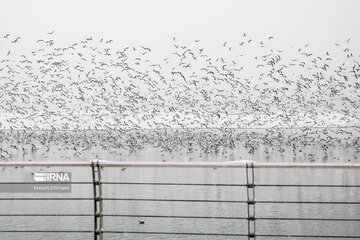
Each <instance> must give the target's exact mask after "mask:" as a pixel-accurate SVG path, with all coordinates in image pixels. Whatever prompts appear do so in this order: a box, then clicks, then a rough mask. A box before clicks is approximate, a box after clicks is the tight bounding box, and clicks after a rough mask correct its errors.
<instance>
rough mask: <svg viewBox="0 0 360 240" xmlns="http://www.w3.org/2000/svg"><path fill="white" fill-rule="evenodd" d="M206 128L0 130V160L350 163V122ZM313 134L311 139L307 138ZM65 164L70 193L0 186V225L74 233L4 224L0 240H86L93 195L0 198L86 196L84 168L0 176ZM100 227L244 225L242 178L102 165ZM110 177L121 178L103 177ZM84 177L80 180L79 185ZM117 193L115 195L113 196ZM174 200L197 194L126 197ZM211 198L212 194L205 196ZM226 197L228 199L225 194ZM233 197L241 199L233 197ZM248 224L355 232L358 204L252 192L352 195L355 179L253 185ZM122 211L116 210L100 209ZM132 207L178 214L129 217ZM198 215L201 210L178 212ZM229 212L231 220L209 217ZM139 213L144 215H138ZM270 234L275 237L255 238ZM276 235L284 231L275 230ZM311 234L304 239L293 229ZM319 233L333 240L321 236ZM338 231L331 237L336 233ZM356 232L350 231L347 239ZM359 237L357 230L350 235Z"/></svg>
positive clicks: (300, 174)
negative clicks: (304, 127)
mask: <svg viewBox="0 0 360 240" xmlns="http://www.w3.org/2000/svg"><path fill="white" fill-rule="evenodd" d="M344 131H346V132H348V134H347V133H344V132H339V130H338V129H331V128H330V129H325V130H324V129H320V130H316V131H315V130H312V131H308V132H306V134H304V131H295V130H272V131H270V132H269V131H268V130H263V129H262V130H261V129H260V130H248V131H240V130H237V131H235V130H226V131H220V130H213V131H207V130H206V131H199V130H198V131H188V130H178V131H175V130H174V131H169V130H162V131H129V132H116V133H114V132H107V131H97V132H89V131H78V132H51V131H44V132H41V131H33V132H16V131H13V132H10V131H9V132H1V137H2V144H1V151H2V158H3V159H2V160H3V161H30V160H31V161H90V160H92V159H95V158H101V159H106V160H110V161H166V162H171V161H183V162H195V161H210V162H212V161H215V162H216V161H221V162H223V161H234V160H241V159H251V160H255V161H258V162H336V163H345V162H351V163H355V162H359V159H358V153H359V146H358V142H357V141H358V140H357V139H358V137H359V129H358V128H355V129H345V130H344ZM310 140H312V141H310ZM57 171H65V172H66V171H68V172H71V174H72V181H73V182H83V184H72V191H71V193H6V192H5V193H0V197H1V199H2V200H1V201H0V205H1V206H0V226H1V227H0V231H12V230H16V231H29V230H30V231H39V230H59V231H63V230H70V231H88V232H82V233H36V232H31V233H22V232H18V233H10V232H3V233H2V234H1V236H0V239H21V238H26V239H29V240H32V239H34V240H35V239H93V234H92V233H91V231H92V230H93V217H92V216H91V214H93V201H92V200H87V199H82V200H71V201H70V200H65V201H60V200H25V201H24V200H22V201H20V200H6V199H5V198H22V197H24V198H36V197H40V198H42V197H43V198H92V197H93V196H92V185H91V180H92V175H91V174H92V173H91V168H89V167H73V168H70V167H61V168H60V167H51V168H44V167H32V168H29V167H24V168H20V167H19V168H14V167H6V168H1V169H0V174H1V181H2V182H21V181H32V180H33V179H32V178H33V177H32V175H31V173H33V172H57ZM102 175H103V182H105V184H104V185H103V189H104V198H105V201H104V213H105V218H104V230H105V231H113V232H171V233H184V232H185V233H186V232H187V233H225V234H240V235H241V234H246V233H247V220H245V219H234V218H245V217H246V216H247V208H246V203H244V202H242V201H245V200H246V188H245V187H244V186H184V185H146V184H144V185H141V184H140V185H132V184H125V183H131V182H142V183H154V182H155V183H207V184H211V183H214V184H215V183H216V184H245V183H246V175H245V169H243V168H238V169H235V168H216V169H214V168H125V169H124V168H122V169H121V168H104V169H103V170H102ZM84 182H85V183H84ZM106 182H108V183H109V182H119V183H123V184H106ZM86 183H88V184H86ZM255 183H256V184H260V185H261V184H335V185H342V184H344V185H359V183H360V174H359V170H356V169H348V170H344V169H332V170H330V169H255ZM115 199H118V200H115ZM119 199H165V200H166V199H178V200H206V201H204V202H201V201H191V202H186V201H160V202H157V201H144V200H137V201H135V200H133V201H125V200H119ZM208 200H215V201H221V202H208ZM225 201H233V202H225ZM236 201H240V202H236ZM256 201H259V203H256V217H257V218H260V219H258V220H256V233H257V234H259V235H269V234H270V235H271V234H275V235H276V234H284V235H287V234H288V235H304V234H308V235H323V236H330V235H333V236H360V228H359V219H360V204H310V203H303V204H295V203H281V204H280V203H261V201H322V202H326V201H331V202H343V201H345V202H360V192H359V187H347V188H337V187H325V188H319V187H303V188H300V187H265V186H257V187H256ZM12 214H76V215H81V214H85V216H61V215H59V216H26V217H24V216H9V215H12ZM107 215H121V216H107ZM131 215H157V216H177V217H176V218H169V217H153V218H151V217H136V216H131ZM182 216H202V217H209V218H201V219H196V218H182ZM217 217H229V218H230V219H226V218H224V219H218V218H217ZM265 218H329V219H341V218H347V219H357V220H354V221H331V220H327V221H317V220H311V221H305V220H280V219H278V220H270V219H265ZM139 221H145V224H139ZM105 239H129V240H130V239H139V240H140V239H247V237H241V236H223V237H221V236H213V235H209V236H206V235H204V236H194V235H189V236H187V235H156V234H150V235H147V234H135V233H105ZM257 239H279V237H260V236H259V237H257ZM281 239H293V238H292V237H288V238H286V237H283V238H281ZM296 239H311V238H300V237H299V238H296ZM326 239H332V238H331V237H328V238H326ZM337 239H339V238H337ZM354 239H355V238H354ZM357 239H358V238H357Z"/></svg>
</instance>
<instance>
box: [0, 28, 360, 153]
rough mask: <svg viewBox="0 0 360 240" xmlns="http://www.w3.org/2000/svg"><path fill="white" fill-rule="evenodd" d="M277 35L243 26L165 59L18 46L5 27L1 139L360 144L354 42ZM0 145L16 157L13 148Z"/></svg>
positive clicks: (91, 43) (96, 46)
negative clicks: (324, 45) (279, 39)
mask: <svg viewBox="0 0 360 240" xmlns="http://www.w3.org/2000/svg"><path fill="white" fill-rule="evenodd" d="M274 41H276V38H274V37H273V36H270V37H268V38H267V39H266V40H264V41H256V40H255V39H251V38H250V37H249V36H247V34H246V33H244V34H242V35H241V37H240V38H239V41H238V42H236V43H231V42H224V43H222V44H219V46H217V49H218V50H217V51H216V53H214V51H212V49H206V48H204V47H203V46H202V45H201V40H195V41H194V42H193V43H192V44H188V45H185V44H182V43H180V42H178V41H177V40H176V39H175V38H173V39H172V40H171V43H170V44H171V49H172V50H171V51H170V52H169V54H168V55H161V57H159V54H157V53H156V51H155V50H154V49H151V48H150V47H147V46H120V45H117V44H116V42H115V41H114V40H111V39H104V38H95V37H93V36H90V37H88V38H86V39H83V40H82V41H79V42H74V43H72V44H69V45H66V46H63V45H62V44H61V43H57V41H56V32H55V31H52V32H49V33H47V34H45V37H44V38H42V39H38V40H37V41H36V42H34V43H33V44H32V45H31V46H33V48H32V49H31V50H26V51H24V50H20V51H19V50H18V49H21V47H22V42H26V41H25V39H23V38H22V37H19V36H15V35H13V34H9V33H6V34H2V36H1V37H0V112H1V116H0V129H1V131H0V138H1V139H2V142H3V143H4V142H7V143H9V144H8V145H7V146H11V148H12V149H15V148H20V147H19V146H17V145H16V142H17V143H19V141H22V142H24V143H28V144H30V145H31V142H32V141H38V142H40V143H41V144H43V145H44V146H45V145H46V143H49V142H51V141H62V142H72V145H71V146H74V148H75V149H76V148H78V147H77V146H88V145H89V144H90V145H91V142H92V141H93V140H91V139H93V138H94V136H95V137H98V138H100V140H99V141H97V142H101V143H100V145H104V142H106V143H107V144H105V145H106V146H108V145H109V144H110V145H111V146H112V148H115V149H117V148H123V149H129V150H131V151H136V150H138V149H141V148H142V147H143V146H145V145H147V144H152V145H153V146H159V147H161V148H162V149H163V150H165V151H168V152H172V151H175V150H176V149H178V148H179V147H185V148H187V149H189V150H191V148H192V147H193V146H195V145H197V146H200V148H201V149H202V150H203V151H204V152H219V151H220V149H221V147H229V148H234V147H238V146H241V147H244V148H246V149H248V151H249V152H253V151H254V149H256V148H257V147H258V146H259V144H263V145H267V146H272V147H273V146H281V145H283V144H286V145H291V146H292V145H294V148H296V147H295V145H306V144H308V143H309V142H317V143H318V144H320V145H321V146H323V147H324V148H326V147H327V146H329V145H331V144H333V143H342V144H344V145H345V146H347V147H349V146H351V147H354V148H355V149H356V151H360V145H359V144H360V140H359V139H360V132H359V119H360V118H359V111H360V91H359V89H360V82H359V79H360V55H359V53H355V52H353V51H352V50H351V48H350V43H351V39H347V40H345V41H344V42H343V43H336V44H334V45H333V48H332V49H327V50H324V51H322V49H320V50H319V49H316V50H314V49H311V44H305V45H303V46H301V47H298V48H295V47H293V48H291V49H285V50H284V49H276V48H274V47H271V46H272V45H273V42H274ZM252 128H257V129H261V131H260V132H259V131H257V130H251V129H252ZM348 128H351V131H350V130H348ZM195 129H196V130H195ZM241 129H243V130H241ZM284 129H292V130H293V131H292V132H291V133H290V134H289V133H288V131H285V130H284ZM85 130H86V131H88V132H91V131H92V133H91V134H90V135H91V136H93V137H89V134H88V135H84V134H81V133H82V131H85ZM89 130H90V131H89ZM19 132H22V135H21V136H22V138H21V139H19V138H18V137H17V136H18V133H19ZM294 132H296V133H294ZM299 142H300V144H299ZM32 145H34V144H32ZM32 145H31V146H32ZM36 148H37V147H36V146H32V147H31V149H32V150H30V151H36ZM34 149H35V150H34ZM85 149H86V148H85ZM23 150H24V151H22V152H26V151H25V148H24V149H23ZM0 152H1V159H2V160H6V159H9V155H11V154H9V149H8V147H6V148H5V147H1V149H0ZM10 152H11V151H10ZM74 154H76V155H80V154H81V152H80V153H79V152H78V151H76V153H74Z"/></svg>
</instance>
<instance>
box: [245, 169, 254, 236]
mask: <svg viewBox="0 0 360 240" xmlns="http://www.w3.org/2000/svg"><path fill="white" fill-rule="evenodd" d="M246 205H247V220H248V221H247V222H248V240H255V239H256V235H255V230H256V228H255V175H254V163H253V162H251V163H246Z"/></svg>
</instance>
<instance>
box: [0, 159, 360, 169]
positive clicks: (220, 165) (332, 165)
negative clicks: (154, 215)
mask: <svg viewBox="0 0 360 240" xmlns="http://www.w3.org/2000/svg"><path fill="white" fill-rule="evenodd" d="M249 162H251V163H254V164H253V167H254V168H347V169H349V168H350V169H351V168H360V163H282V162H279V163H265V162H259V163H256V162H252V161H230V162H109V161H105V160H99V166H101V167H122V168H124V167H149V168H156V167H161V168H166V167H177V168H196V167H199V168H246V163H249ZM91 166H92V161H91V162H88V161H84V162H0V167H91Z"/></svg>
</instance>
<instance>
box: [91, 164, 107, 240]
mask: <svg viewBox="0 0 360 240" xmlns="http://www.w3.org/2000/svg"><path fill="white" fill-rule="evenodd" d="M91 168H92V177H93V192H94V240H103V237H104V236H103V235H104V234H103V232H104V228H103V215H104V213H103V195H102V185H101V168H100V165H99V160H94V161H92V165H91Z"/></svg>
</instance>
